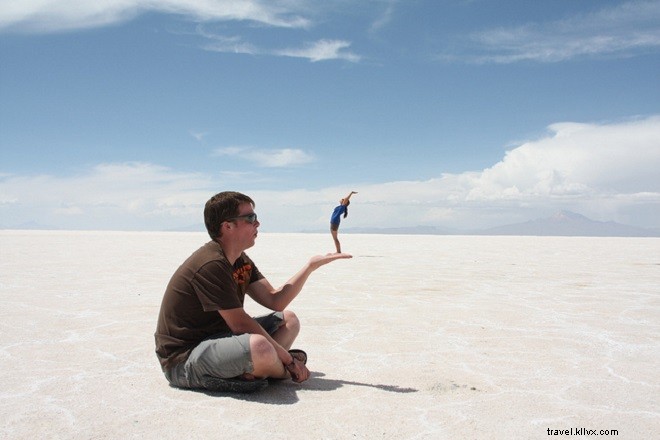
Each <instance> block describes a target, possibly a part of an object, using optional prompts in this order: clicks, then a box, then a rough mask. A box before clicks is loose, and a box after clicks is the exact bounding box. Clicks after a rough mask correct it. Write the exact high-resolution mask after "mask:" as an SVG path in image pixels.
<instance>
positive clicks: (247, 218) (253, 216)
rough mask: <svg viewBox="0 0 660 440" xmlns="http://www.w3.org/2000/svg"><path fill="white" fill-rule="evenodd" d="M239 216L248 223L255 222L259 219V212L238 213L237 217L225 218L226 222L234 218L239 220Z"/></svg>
mask: <svg viewBox="0 0 660 440" xmlns="http://www.w3.org/2000/svg"><path fill="white" fill-rule="evenodd" d="M239 218H242V219H243V220H245V221H246V222H247V223H250V224H253V223H254V222H256V221H257V214H256V213H254V212H253V213H250V214H245V215H237V216H236V217H231V218H228V219H227V220H225V221H226V222H230V221H232V220H238V219H239Z"/></svg>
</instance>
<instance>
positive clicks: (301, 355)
mask: <svg viewBox="0 0 660 440" xmlns="http://www.w3.org/2000/svg"><path fill="white" fill-rule="evenodd" d="M289 354H290V355H291V356H293V357H294V358H295V359H296V360H297V361H300V362H302V363H303V365H307V353H305V352H304V351H303V350H299V349H297V348H294V349H292V350H289Z"/></svg>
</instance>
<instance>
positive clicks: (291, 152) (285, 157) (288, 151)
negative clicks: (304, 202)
mask: <svg viewBox="0 0 660 440" xmlns="http://www.w3.org/2000/svg"><path fill="white" fill-rule="evenodd" d="M214 155H216V156H232V157H236V158H239V159H243V160H247V161H250V162H253V163H254V164H256V165H257V166H259V167H264V168H285V167H293V166H299V165H304V164H307V163H310V162H313V161H314V156H313V155H312V154H311V153H307V152H306V151H303V150H298V149H294V148H283V149H274V150H262V149H257V148H250V147H226V148H218V149H216V150H215V152H214Z"/></svg>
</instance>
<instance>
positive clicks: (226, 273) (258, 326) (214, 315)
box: [155, 191, 351, 392]
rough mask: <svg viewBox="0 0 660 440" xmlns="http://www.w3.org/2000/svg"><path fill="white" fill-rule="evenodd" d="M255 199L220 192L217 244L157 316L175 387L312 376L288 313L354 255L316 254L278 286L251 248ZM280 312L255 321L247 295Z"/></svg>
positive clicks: (210, 216)
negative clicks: (311, 281) (327, 272)
mask: <svg viewBox="0 0 660 440" xmlns="http://www.w3.org/2000/svg"><path fill="white" fill-rule="evenodd" d="M254 205H255V204H254V201H253V200H252V199H251V198H250V197H248V196H246V195H244V194H241V193H238V192H230V191H228V192H221V193H219V194H216V195H215V196H213V197H212V198H211V199H210V200H209V201H208V202H207V203H206V206H205V208H204V223H205V224H206V229H207V231H208V233H209V235H210V237H211V241H209V242H208V243H206V244H205V245H204V246H202V247H201V248H199V249H198V250H197V251H195V252H194V253H193V254H192V255H191V256H190V257H189V258H188V259H187V260H186V261H185V262H184V263H183V264H182V265H181V266H180V267H179V268H178V269H177V271H176V272H175V273H174V275H173V276H172V278H171V280H170V282H169V284H168V285H167V288H166V290H165V295H164V297H163V301H162V304H161V308H160V313H159V316H158V324H157V328H156V333H155V339H156V354H157V356H158V359H159V361H160V364H161V367H162V369H163V372H164V374H165V377H166V378H167V380H168V381H169V382H170V384H172V385H173V386H176V387H181V388H194V389H207V390H213V391H238V392H251V391H256V390H258V389H261V388H263V387H265V386H266V385H267V384H268V382H267V381H266V378H275V379H285V378H288V377H291V378H292V379H293V380H294V381H295V382H303V381H305V380H307V379H308V378H309V370H308V369H307V366H306V362H307V355H306V353H305V352H304V351H302V350H291V346H292V345H293V342H294V340H295V339H296V337H297V336H298V333H299V331H300V321H299V320H298V318H297V316H296V315H295V313H294V312H293V311H291V310H285V309H286V307H287V306H288V305H289V304H290V303H291V301H293V300H294V298H296V296H297V295H298V294H299V293H300V291H301V290H302V288H303V286H304V284H305V282H306V281H307V279H308V277H309V276H310V275H311V273H312V272H314V271H315V270H316V269H318V268H319V267H321V266H323V265H325V264H328V263H330V262H332V261H334V260H337V259H340V258H351V255H348V254H343V253H336V254H327V255H317V256H314V257H312V258H311V259H310V260H309V261H308V263H307V264H306V265H305V266H304V267H303V268H302V269H301V270H300V271H299V272H298V273H296V274H295V275H293V277H291V279H289V281H287V282H286V283H285V284H284V285H283V286H282V287H280V288H277V289H276V288H274V287H273V286H272V285H271V284H270V282H268V280H267V279H266V278H265V277H264V276H263V275H262V274H261V272H259V270H258V269H257V267H256V265H255V264H254V262H253V261H252V260H251V259H250V258H249V257H248V256H247V255H246V254H245V252H244V251H245V250H246V249H248V248H251V247H252V246H254V243H255V240H256V238H257V229H258V228H259V225H260V223H259V221H258V220H257V214H256V213H255V212H254ZM246 294H247V295H249V296H250V297H251V298H252V299H254V300H255V301H256V302H257V303H259V304H261V305H262V306H264V307H266V308H268V309H270V310H273V312H272V313H269V314H267V315H264V316H259V317H256V318H253V317H251V316H249V315H248V314H247V313H246V312H245V310H244V308H243V304H244V299H245V295H246Z"/></svg>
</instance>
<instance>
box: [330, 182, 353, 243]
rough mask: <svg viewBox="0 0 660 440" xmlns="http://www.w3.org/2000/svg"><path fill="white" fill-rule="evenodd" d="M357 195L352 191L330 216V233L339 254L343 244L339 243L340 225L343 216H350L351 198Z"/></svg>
mask: <svg viewBox="0 0 660 440" xmlns="http://www.w3.org/2000/svg"><path fill="white" fill-rule="evenodd" d="M353 194H357V192H356V191H351V192H350V194H349V195H347V196H346V197H345V198H343V199H341V200H340V201H339V206H337V207H336V208H335V209H334V211H332V215H331V216H330V233H331V234H332V239H333V240H334V241H335V248H336V249H337V253H338V254H340V253H341V243H339V238H338V237H337V234H338V232H339V223H340V222H341V216H342V214H343V216H344V218H346V216H348V205H350V204H351V196H352V195H353Z"/></svg>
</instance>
